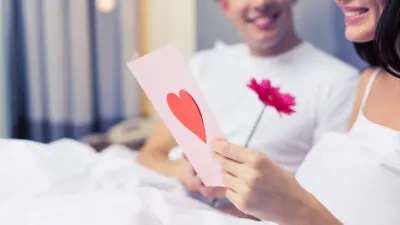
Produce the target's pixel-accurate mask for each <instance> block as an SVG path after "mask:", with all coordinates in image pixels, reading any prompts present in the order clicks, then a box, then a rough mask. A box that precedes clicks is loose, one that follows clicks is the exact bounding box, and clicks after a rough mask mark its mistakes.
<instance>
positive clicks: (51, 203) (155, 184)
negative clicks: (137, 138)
mask: <svg viewBox="0 0 400 225" xmlns="http://www.w3.org/2000/svg"><path fill="white" fill-rule="evenodd" d="M134 157H135V156H134V153H132V152H130V151H129V150H127V149H125V148H124V147H122V146H112V147H110V148H108V149H107V150H106V151H104V152H103V153H101V154H98V153H96V152H94V151H93V150H92V149H91V148H89V147H87V146H86V145H83V144H81V143H78V142H75V141H72V140H61V141H58V142H54V143H52V144H49V145H43V144H38V143H34V142H28V141H16V140H0V224H2V225H3V224H7V225H139V224H140V225H141V224H143V225H187V224H190V225H203V224H204V225H212V224H215V225H225V224H226V225H228V224H229V225H230V224H233V225H251V224H256V223H257V222H254V221H250V220H244V219H238V218H233V217H231V216H228V215H224V214H222V213H219V212H217V211H215V210H214V209H212V208H211V207H209V206H207V205H205V204H202V203H200V202H197V201H196V200H193V199H191V198H189V197H186V193H185V190H184V189H183V187H182V186H181V185H180V184H179V183H178V182H176V181H174V180H171V179H168V178H165V177H163V176H159V175H157V174H155V173H153V172H151V171H149V170H147V169H145V168H143V167H141V166H140V165H138V164H136V163H135V160H134ZM257 224H259V223H257Z"/></svg>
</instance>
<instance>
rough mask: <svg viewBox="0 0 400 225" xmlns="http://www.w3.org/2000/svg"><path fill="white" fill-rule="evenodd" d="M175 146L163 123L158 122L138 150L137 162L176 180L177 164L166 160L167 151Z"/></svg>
mask: <svg viewBox="0 0 400 225" xmlns="http://www.w3.org/2000/svg"><path fill="white" fill-rule="evenodd" d="M174 146H176V141H175V139H174V138H173V136H172V135H171V133H170V132H169V130H168V128H167V127H166V126H165V124H164V123H163V122H159V123H158V124H157V125H156V126H155V128H154V131H153V133H152V135H151V136H150V137H149V139H148V140H147V141H146V143H145V144H144V146H143V147H142V149H140V152H139V156H138V159H137V160H138V162H139V163H140V164H142V165H143V166H145V167H147V168H149V169H151V170H153V171H155V172H158V173H160V174H163V175H165V176H168V177H174V178H176V176H177V175H176V170H175V168H176V165H177V162H174V161H171V160H169V158H168V154H169V151H170V150H171V149H172V148H173V147H174Z"/></svg>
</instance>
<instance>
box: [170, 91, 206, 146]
mask: <svg viewBox="0 0 400 225" xmlns="http://www.w3.org/2000/svg"><path fill="white" fill-rule="evenodd" d="M167 103H168V106H169V108H170V109H171V111H172V113H173V114H174V116H175V117H176V118H177V119H178V120H179V121H181V123H182V124H183V125H184V126H185V127H186V128H188V129H189V130H190V131H191V132H193V133H194V134H195V135H196V136H197V137H199V138H200V139H201V140H202V141H203V142H204V143H206V142H207V137H206V130H205V127H204V121H203V117H202V115H201V112H200V108H199V106H198V105H197V103H196V102H195V100H194V99H193V97H192V96H191V95H190V94H189V93H188V92H187V91H185V90H181V91H179V96H177V95H176V94H174V93H169V94H168V95H167Z"/></svg>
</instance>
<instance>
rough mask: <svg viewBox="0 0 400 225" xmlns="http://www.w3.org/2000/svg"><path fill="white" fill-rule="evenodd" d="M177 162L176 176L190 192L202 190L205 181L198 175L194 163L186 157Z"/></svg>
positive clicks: (175, 167)
mask: <svg viewBox="0 0 400 225" xmlns="http://www.w3.org/2000/svg"><path fill="white" fill-rule="evenodd" d="M175 163H176V165H175V166H174V170H175V172H174V174H175V178H176V179H177V180H179V181H180V182H181V183H182V184H183V185H184V186H185V187H186V188H187V189H188V190H189V191H190V192H193V193H198V192H200V190H201V188H202V187H203V182H202V181H201V179H200V178H199V177H198V176H197V174H196V172H195V171H194V169H193V167H192V165H190V163H189V162H188V161H187V160H186V159H181V160H179V161H176V162H175Z"/></svg>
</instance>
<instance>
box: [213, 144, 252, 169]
mask: <svg viewBox="0 0 400 225" xmlns="http://www.w3.org/2000/svg"><path fill="white" fill-rule="evenodd" d="M211 147H212V150H213V151H214V152H216V153H217V154H219V155H221V156H223V157H225V158H228V159H231V160H233V161H236V162H238V163H242V164H248V163H251V162H252V161H254V158H256V157H257V155H258V153H257V152H256V151H253V150H249V149H246V148H244V147H242V146H239V145H235V144H231V143H229V142H227V141H220V140H215V141H213V142H212V144H211Z"/></svg>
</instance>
